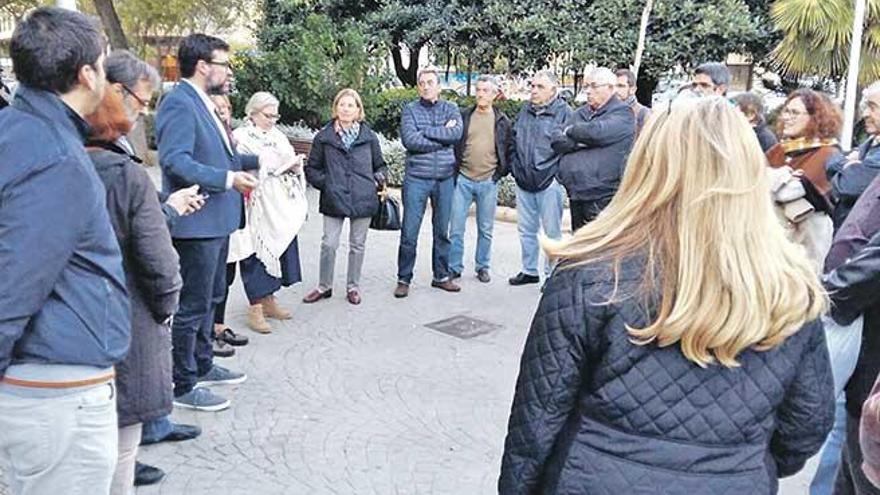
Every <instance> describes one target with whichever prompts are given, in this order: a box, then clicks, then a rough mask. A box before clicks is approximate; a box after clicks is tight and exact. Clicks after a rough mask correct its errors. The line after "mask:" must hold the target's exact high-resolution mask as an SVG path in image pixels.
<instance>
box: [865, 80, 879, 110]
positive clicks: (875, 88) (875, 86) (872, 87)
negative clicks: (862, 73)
mask: <svg viewBox="0 0 880 495" xmlns="http://www.w3.org/2000/svg"><path fill="white" fill-rule="evenodd" d="M877 93H880V81H874V82H872V83H871V84H869V85H868V87H866V88H865V89H863V90H862V103H863V104H865V105H867V104H868V98H870V97H872V96H874V95H876V94H877Z"/></svg>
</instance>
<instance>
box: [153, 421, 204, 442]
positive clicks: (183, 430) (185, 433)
mask: <svg viewBox="0 0 880 495" xmlns="http://www.w3.org/2000/svg"><path fill="white" fill-rule="evenodd" d="M201 434H202V429H201V428H199V427H198V426H196V425H184V424H180V423H174V426H173V427H172V429H171V433H169V434H168V436H166V437H165V438H163V439H162V441H163V442H183V441H186V440H192V439H193V438H196V437H197V436H199V435H201Z"/></svg>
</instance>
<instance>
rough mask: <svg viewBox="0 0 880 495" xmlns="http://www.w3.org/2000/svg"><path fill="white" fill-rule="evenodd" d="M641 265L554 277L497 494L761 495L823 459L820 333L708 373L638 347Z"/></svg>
mask: <svg viewBox="0 0 880 495" xmlns="http://www.w3.org/2000/svg"><path fill="white" fill-rule="evenodd" d="M643 270H644V263H643V260H638V261H637V262H636V261H630V262H628V263H624V264H623V265H622V266H621V280H620V287H619V289H620V291H619V292H618V298H617V300H616V301H615V302H614V303H612V304H607V305H606V304H602V303H603V302H605V301H608V299H609V296H610V294H611V293H612V291H613V286H612V282H613V280H612V278H611V272H610V267H608V266H601V265H596V266H591V267H581V268H573V269H567V270H557V271H556V273H555V274H554V275H553V277H552V278H551V279H550V281H549V282H548V284H547V286H546V288H545V289H544V295H543V297H542V299H541V302H540V304H539V306H538V310H537V312H536V314H535V317H534V320H533V322H532V327H531V330H530V332H529V336H528V339H527V341H526V345H525V350H524V352H523V357H522V363H521V367H520V374H519V379H518V380H517V385H516V395H515V397H514V401H513V407H512V410H511V414H510V421H509V426H508V434H507V440H506V442H505V447H504V457H503V460H502V466H501V478H500V480H499V493H502V494H505V495H508V494H538V493H540V494H589V495H623V494H657V493H663V494H680V495H702V494H705V495H734V494H735V495H740V494H746V493H747V494H749V495H765V494H775V493H776V491H777V485H778V482H777V477H783V476H790V475H792V474H794V473H796V472H797V471H798V470H800V469H801V468H802V467H803V465H804V462H805V461H806V460H807V459H808V458H809V457H810V456H811V455H813V454H814V453H815V452H817V451H818V450H819V448H820V447H821V445H822V443H823V441H824V440H825V436H826V434H827V433H828V432H829V431H830V430H831V425H832V422H833V412H834V400H833V385H832V379H831V368H830V364H829V360H828V351H827V349H826V347H825V335H824V332H823V328H822V324H821V323H820V322H819V321H818V320H817V321H813V322H811V323H809V324H807V325H805V326H804V327H803V328H802V329H801V330H800V331H798V332H797V333H796V334H795V335H793V336H792V337H790V338H788V339H787V340H786V341H785V342H784V343H783V344H782V345H780V346H778V347H776V348H774V349H772V350H769V351H766V352H756V351H752V350H749V351H745V352H743V353H741V354H740V355H739V356H738V360H739V363H740V365H741V366H740V367H737V368H724V367H721V366H718V365H711V366H708V367H707V368H701V367H699V366H697V365H696V364H694V363H692V362H691V361H688V360H687V359H686V358H685V357H684V355H683V354H682V353H681V350H680V347H679V346H678V345H675V346H669V347H666V348H658V347H657V346H655V345H644V346H639V345H635V344H633V343H632V342H630V338H629V335H628V333H627V330H626V328H625V325H632V326H636V327H643V326H645V325H646V324H647V323H649V321H650V319H649V317H648V316H646V314H648V313H649V311H645V310H644V309H643V308H644V307H643V306H642V305H641V304H639V302H640V301H643V300H644V298H643V297H629V298H626V299H624V298H623V297H624V296H623V295H624V294H636V293H637V292H636V291H637V287H639V286H641V284H642V280H641V276H642V273H643Z"/></svg>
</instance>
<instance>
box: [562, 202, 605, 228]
mask: <svg viewBox="0 0 880 495" xmlns="http://www.w3.org/2000/svg"><path fill="white" fill-rule="evenodd" d="M610 202H611V197H610V196H609V197H607V198H602V199H595V200H580V199H572V200H570V201H569V212H570V213H571V231H572V232H575V231H577V229H579V228H581V227H583V226H584V225H586V224H587V223H589V222H592V221H593V219H595V218H596V217H597V216H599V213H601V212H602V210H604V209H605V207H606V206H608V203H610Z"/></svg>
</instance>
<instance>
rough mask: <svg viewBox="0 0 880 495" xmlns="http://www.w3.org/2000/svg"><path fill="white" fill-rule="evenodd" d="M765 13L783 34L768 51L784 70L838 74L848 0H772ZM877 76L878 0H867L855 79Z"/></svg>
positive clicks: (845, 48)
mask: <svg viewBox="0 0 880 495" xmlns="http://www.w3.org/2000/svg"><path fill="white" fill-rule="evenodd" d="M770 17H771V18H772V19H773V22H774V23H775V24H776V27H777V28H779V30H780V31H782V33H783V38H782V40H781V41H780V42H779V44H778V45H777V46H776V48H775V49H774V50H773V52H772V53H771V54H770V56H771V59H772V60H773V63H774V65H775V67H776V69H778V70H779V71H780V72H782V73H783V74H786V75H788V76H801V75H821V76H828V77H834V78H840V77H843V76H844V75H845V74H846V71H847V66H848V64H849V49H850V39H851V38H852V25H853V17H854V11H853V2H852V1H848V0H822V1H821V2H817V1H815V0H777V1H776V2H774V3H773V6H772V8H771V9H770ZM877 78H880V0H868V1H867V13H866V20H865V33H864V36H863V38H862V55H861V63H860V71H859V81H860V82H862V83H868V82H870V81H873V80H876V79H877Z"/></svg>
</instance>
